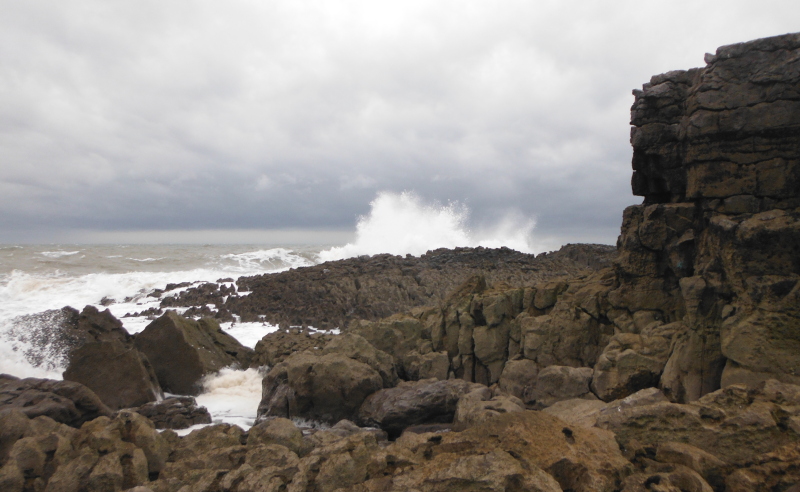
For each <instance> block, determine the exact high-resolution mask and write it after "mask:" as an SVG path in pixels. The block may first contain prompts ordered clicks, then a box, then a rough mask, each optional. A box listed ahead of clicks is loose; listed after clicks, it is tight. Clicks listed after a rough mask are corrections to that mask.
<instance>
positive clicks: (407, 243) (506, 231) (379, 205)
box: [319, 191, 535, 261]
mask: <svg viewBox="0 0 800 492" xmlns="http://www.w3.org/2000/svg"><path fill="white" fill-rule="evenodd" d="M370 206H371V207H372V208H371V210H370V212H369V214H368V215H366V216H361V217H359V219H358V224H357V225H356V240H355V242H353V243H348V244H346V245H345V246H342V247H334V248H331V249H328V250H325V251H322V252H320V255H319V257H320V260H321V261H332V260H340V259H344V258H352V257H354V256H360V255H374V254H380V253H390V254H393V255H406V254H410V255H413V256H420V255H422V254H424V253H426V252H427V251H429V250H432V249H437V248H457V247H477V246H485V247H490V248H499V247H501V246H506V247H509V248H512V249H516V250H518V251H522V252H524V253H532V252H533V250H532V248H531V241H530V238H531V233H532V231H533V227H534V225H535V222H534V221H533V220H532V219H525V218H524V217H521V216H519V215H514V214H509V215H507V216H506V217H503V218H502V219H501V220H499V221H498V222H497V223H495V224H493V225H492V226H490V227H486V228H482V229H479V230H478V231H476V232H472V231H471V230H470V229H468V228H467V219H468V218H469V209H468V208H467V207H466V206H465V205H463V204H460V203H458V202H451V203H449V204H448V205H441V204H439V203H433V204H426V203H423V201H422V199H421V198H419V196H417V195H416V194H415V193H413V192H408V191H406V192H403V193H392V192H386V191H384V192H380V193H378V196H377V197H376V198H375V200H373V201H372V203H371V204H370Z"/></svg>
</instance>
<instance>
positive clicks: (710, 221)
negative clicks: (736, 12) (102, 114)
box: [352, 34, 800, 408]
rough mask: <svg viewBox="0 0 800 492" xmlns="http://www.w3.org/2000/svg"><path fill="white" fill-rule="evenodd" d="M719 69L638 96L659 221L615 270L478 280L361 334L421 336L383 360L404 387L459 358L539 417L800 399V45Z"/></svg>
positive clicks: (655, 81)
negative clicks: (424, 369)
mask: <svg viewBox="0 0 800 492" xmlns="http://www.w3.org/2000/svg"><path fill="white" fill-rule="evenodd" d="M706 61H707V65H706V67H704V68H697V69H692V70H688V71H674V72H669V73H666V74H662V75H657V76H655V77H653V78H652V79H651V81H650V82H649V83H647V84H645V85H644V87H643V89H642V90H636V91H634V96H635V101H634V104H633V107H632V109H631V124H632V130H631V143H632V145H633V169H634V173H633V179H632V188H633V192H634V194H636V195H640V196H643V197H644V203H642V204H641V205H636V206H632V207H629V208H627V209H626V210H625V211H624V213H623V218H622V227H621V234H620V237H619V240H618V244H617V251H618V258H617V259H616V260H615V264H614V266H613V267H612V268H607V269H603V270H600V271H598V272H596V273H593V274H591V275H588V276H587V275H586V274H584V276H580V275H573V276H571V277H562V278H560V279H558V281H551V282H549V283H548V282H542V281H539V282H532V283H531V284H530V285H528V286H526V287H525V288H522V286H520V285H517V286H515V288H510V287H508V286H504V285H495V286H489V287H487V286H486V282H484V281H483V280H481V279H475V280H473V281H471V282H468V283H467V284H465V285H464V286H463V287H462V289H460V290H458V291H456V292H455V293H454V294H453V295H451V297H450V298H449V299H448V300H447V302H445V303H443V304H442V305H440V306H437V307H435V308H432V309H429V310H418V311H416V312H413V313H409V315H408V316H405V317H397V316H396V317H394V318H390V319H387V320H385V321H381V322H378V323H375V322H365V321H362V322H359V323H356V324H354V325H353V328H352V329H353V330H354V331H355V332H356V333H359V334H361V335H362V336H364V337H366V338H367V339H369V340H370V341H372V342H373V343H375V344H376V346H379V347H382V346H383V345H386V343H384V342H383V341H385V340H397V339H398V337H399V338H402V334H406V338H409V340H408V341H405V342H402V343H394V342H393V343H392V344H391V347H388V346H387V347H384V348H383V350H387V351H389V352H390V353H392V355H393V356H394V357H395V358H396V359H397V360H398V364H399V366H400V373H401V374H403V373H404V370H405V372H406V373H407V374H412V373H413V372H414V371H412V370H409V368H411V366H413V364H414V363H416V362H415V361H419V360H420V358H425V357H427V358H429V359H432V358H433V357H434V356H433V355H426V354H430V353H439V354H446V355H447V357H448V358H449V360H450V365H449V371H450V373H451V374H452V376H454V377H459V378H463V379H467V380H469V381H477V382H481V383H484V384H493V383H496V382H499V383H500V385H501V387H504V388H506V389H510V390H513V391H512V392H513V393H515V395H516V396H518V397H520V398H522V399H523V400H525V402H526V403H527V404H528V405H529V406H531V407H533V408H540V407H542V406H546V405H547V404H550V403H552V402H553V401H554V398H556V396H557V395H556V393H559V394H561V397H562V398H566V397H570V396H580V397H584V398H592V397H593V396H592V395H595V396H597V397H599V398H600V399H603V400H606V401H610V400H613V399H615V398H623V397H625V396H627V395H629V394H631V393H633V392H635V391H637V390H640V389H642V388H647V387H652V386H658V387H660V388H661V389H662V390H663V391H664V392H665V393H666V394H667V396H668V397H669V398H670V399H671V400H673V401H676V402H687V401H694V400H697V399H698V398H700V397H701V396H703V395H705V394H707V393H709V392H712V391H714V390H717V389H719V388H720V387H724V386H728V385H730V384H734V383H746V384H748V385H751V386H753V385H755V384H757V383H759V382H761V381H764V380H766V379H769V378H775V379H778V380H781V381H784V382H787V383H793V384H797V383H799V382H800V283H799V282H798V280H799V279H800V208H799V207H800V35H798V34H791V35H786V36H779V37H774V38H768V39H761V40H757V41H752V42H749V43H742V44H737V45H732V46H725V47H722V48H720V49H719V50H718V51H717V53H716V55H707V57H706ZM416 338H421V339H422V341H421V342H419V343H418V342H417V340H416ZM412 339H414V340H412ZM405 366H407V367H405ZM548 368H552V369H548ZM576 368H591V370H590V371H588V372H586V370H583V369H576ZM565 388H573V390H570V391H566V389H565ZM590 390H591V391H590ZM556 399H557V398H556Z"/></svg>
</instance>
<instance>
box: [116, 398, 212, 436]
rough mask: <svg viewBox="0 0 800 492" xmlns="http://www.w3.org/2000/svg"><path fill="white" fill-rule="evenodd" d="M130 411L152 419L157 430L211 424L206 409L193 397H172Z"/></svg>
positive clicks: (209, 415)
mask: <svg viewBox="0 0 800 492" xmlns="http://www.w3.org/2000/svg"><path fill="white" fill-rule="evenodd" d="M129 410H131V411H134V412H136V413H139V414H141V415H143V416H145V417H147V418H148V419H150V421H151V422H153V425H155V427H156V429H186V428H188V427H191V426H193V425H198V424H210V423H211V414H209V413H208V410H207V409H206V407H201V406H199V405H198V404H197V400H195V399H194V398H192V397H191V396H171V397H169V398H164V399H163V400H160V401H155V402H150V403H146V404H144V405H142V406H140V407H135V408H130V409H129Z"/></svg>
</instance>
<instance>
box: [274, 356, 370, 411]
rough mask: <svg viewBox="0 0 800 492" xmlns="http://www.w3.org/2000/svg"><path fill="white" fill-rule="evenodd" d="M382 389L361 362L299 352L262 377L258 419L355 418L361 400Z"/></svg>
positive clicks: (368, 367) (347, 358) (366, 366)
mask: <svg viewBox="0 0 800 492" xmlns="http://www.w3.org/2000/svg"><path fill="white" fill-rule="evenodd" d="M381 388H383V379H382V378H381V375H380V374H379V373H378V372H377V371H376V370H375V369H373V368H372V367H370V366H369V365H367V364H365V363H363V362H359V361H357V360H354V359H351V358H349V357H345V356H344V355H341V354H338V353H328V354H325V355H317V354H315V353H313V352H310V351H305V352H299V353H295V354H293V355H291V356H289V357H288V358H286V360H284V361H283V362H281V363H280V364H278V365H277V366H275V367H274V368H272V370H270V371H269V373H267V375H266V376H265V377H264V381H263V390H262V399H261V403H260V404H259V407H258V416H259V418H263V417H271V416H275V417H286V418H288V417H303V418H308V419H312V420H321V421H324V422H330V423H333V422H338V421H339V420H341V419H344V418H348V419H355V415H356V412H357V411H358V408H359V407H360V406H361V403H362V402H363V401H364V399H365V398H366V397H367V396H369V395H370V394H372V393H374V392H376V391H378V390H379V389H381Z"/></svg>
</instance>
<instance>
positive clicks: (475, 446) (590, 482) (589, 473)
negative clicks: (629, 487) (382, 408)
mask: <svg viewBox="0 0 800 492" xmlns="http://www.w3.org/2000/svg"><path fill="white" fill-rule="evenodd" d="M403 448H405V449H408V450H411V451H412V452H413V454H412V455H411V456H412V457H413V458H412V459H413V460H414V462H413V463H411V464H410V465H411V466H407V467H405V468H403V469H402V473H396V474H395V475H394V476H392V478H390V479H387V481H386V482H383V483H381V486H383V488H382V489H381V488H377V485H378V484H377V483H376V487H375V488H371V489H366V490H392V491H394V490H397V491H399V490H414V489H416V490H453V491H455V490H515V489H516V490H542V491H544V490H547V491H558V490H573V491H576V492H578V491H581V492H584V491H585V492H589V491H592V492H594V491H608V492H611V491H613V490H615V489H616V485H617V483H618V482H619V481H621V480H622V478H623V477H625V476H626V475H628V474H629V473H630V472H631V471H632V465H631V464H630V462H628V460H626V459H625V458H624V457H623V456H622V454H621V453H620V450H619V448H618V447H617V444H616V442H615V441H614V438H613V435H611V434H610V433H607V432H603V431H599V430H598V429H594V430H591V429H584V428H582V427H574V428H573V427H571V426H569V425H567V424H566V423H565V422H563V421H561V420H559V419H557V418H556V417H553V416H551V415H547V414H545V413H542V412H534V411H523V412H513V413H505V414H502V415H498V416H496V417H495V418H492V419H490V420H487V421H485V422H483V423H479V424H477V425H474V426H472V427H470V428H468V429H466V430H465V431H463V432H448V433H443V434H431V433H429V434H420V435H415V434H408V433H407V434H404V435H403V437H402V438H400V439H398V440H397V441H396V442H395V443H394V444H392V445H390V446H389V447H387V448H386V451H387V452H388V453H389V454H390V456H396V457H398V458H399V457H402V456H407V455H404V454H403V452H402V449H403ZM509 458H511V459H509ZM365 485H366V484H365ZM459 487H460V488H459ZM362 490H363V489H362Z"/></svg>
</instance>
